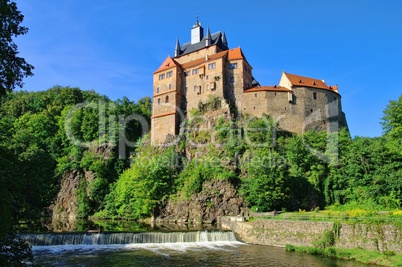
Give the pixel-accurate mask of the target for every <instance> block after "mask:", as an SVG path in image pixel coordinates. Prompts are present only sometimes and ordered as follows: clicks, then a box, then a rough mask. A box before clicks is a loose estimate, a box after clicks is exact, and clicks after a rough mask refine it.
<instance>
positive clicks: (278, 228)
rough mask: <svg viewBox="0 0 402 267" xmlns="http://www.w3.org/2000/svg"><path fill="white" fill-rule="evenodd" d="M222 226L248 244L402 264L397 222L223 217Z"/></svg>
mask: <svg viewBox="0 0 402 267" xmlns="http://www.w3.org/2000/svg"><path fill="white" fill-rule="evenodd" d="M220 223H221V227H222V229H225V230H232V231H233V232H234V233H235V235H236V237H237V238H238V240H240V241H243V242H245V243H249V244H257V245H269V246H278V247H287V248H288V250H289V251H300V252H308V253H310V254H320V255H326V256H330V257H337V258H342V259H354V260H357V261H361V262H364V263H370V264H377V265H385V266H402V240H401V232H402V230H401V228H400V227H398V226H396V225H386V224H375V223H373V224H362V223H354V224H349V223H336V222H314V221H289V220H269V219H254V220H252V221H249V222H247V221H244V220H243V218H241V217H223V218H221V220H220Z"/></svg>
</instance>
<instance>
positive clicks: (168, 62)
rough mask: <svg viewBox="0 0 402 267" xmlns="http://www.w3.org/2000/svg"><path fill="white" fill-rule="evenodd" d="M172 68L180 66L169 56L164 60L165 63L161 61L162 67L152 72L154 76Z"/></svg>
mask: <svg viewBox="0 0 402 267" xmlns="http://www.w3.org/2000/svg"><path fill="white" fill-rule="evenodd" d="M174 67H180V64H179V63H177V62H176V61H175V60H174V59H173V58H171V57H170V56H169V57H167V58H166V59H165V61H163V63H162V65H161V66H160V67H159V68H158V69H157V70H156V71H155V72H154V74H155V73H158V72H161V71H165V70H168V69H171V68H174Z"/></svg>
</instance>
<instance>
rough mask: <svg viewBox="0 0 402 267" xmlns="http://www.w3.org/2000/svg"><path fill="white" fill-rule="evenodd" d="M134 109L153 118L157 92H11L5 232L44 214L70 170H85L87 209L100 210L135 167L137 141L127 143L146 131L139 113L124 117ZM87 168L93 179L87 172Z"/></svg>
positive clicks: (3, 161) (5, 122)
mask: <svg viewBox="0 0 402 267" xmlns="http://www.w3.org/2000/svg"><path fill="white" fill-rule="evenodd" d="M132 114H137V116H142V117H143V118H144V120H145V121H147V123H149V117H150V99H149V98H144V99H141V100H140V101H139V102H138V103H134V102H132V101H129V100H128V99H127V98H124V99H123V100H118V101H111V100H109V99H108V98H107V97H105V96H101V95H99V94H97V93H95V92H93V91H81V90H80V89H78V88H69V87H59V86H56V87H54V88H51V89H49V90H47V91H41V92H25V91H20V92H16V93H10V94H8V95H7V96H6V98H5V99H4V101H3V103H2V105H1V106H0V151H1V153H0V174H1V175H0V191H1V194H0V207H1V209H0V214H1V218H2V220H1V221H0V223H1V224H2V225H1V227H0V231H1V235H3V236H4V234H5V233H6V232H9V231H10V230H11V229H10V226H11V225H13V223H16V222H21V221H22V220H23V221H25V222H26V223H29V222H30V221H33V220H36V219H38V217H40V216H44V215H45V212H44V210H45V208H46V207H49V206H50V205H51V204H52V201H53V200H54V198H55V196H56V194H57V192H58V190H59V186H60V180H61V178H62V177H63V175H65V174H66V173H69V172H71V171H76V172H79V173H81V178H82V181H81V184H82V186H81V187H80V190H81V192H84V194H81V195H80V196H81V197H80V198H79V203H78V205H79V212H80V215H81V216H88V215H89V214H93V213H94V212H95V211H98V210H100V209H101V208H102V207H103V205H104V204H103V203H104V202H103V199H104V196H105V195H107V194H108V193H109V185H110V184H111V183H113V182H114V181H116V180H117V178H118V177H119V175H120V173H121V172H123V170H124V169H126V168H127V167H128V166H129V159H128V157H127V155H128V154H130V153H132V152H130V151H132V150H133V148H132V147H131V148H130V147H128V146H127V145H126V144H129V143H133V142H135V140H137V139H138V138H139V136H140V135H141V128H142V125H141V124H140V123H139V122H138V120H137V121H136V120H130V121H129V120H125V119H126V118H127V117H128V116H129V115H132ZM119 118H120V119H119ZM117 140H123V141H124V142H122V143H119V142H117ZM130 149H131V150H130ZM88 172H90V173H92V176H93V179H92V180H91V181H86V180H85V179H83V177H84V175H83V174H84V173H88Z"/></svg>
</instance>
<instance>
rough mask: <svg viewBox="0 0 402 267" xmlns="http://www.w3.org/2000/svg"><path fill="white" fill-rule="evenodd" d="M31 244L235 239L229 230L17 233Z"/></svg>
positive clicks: (101, 243)
mask: <svg viewBox="0 0 402 267" xmlns="http://www.w3.org/2000/svg"><path fill="white" fill-rule="evenodd" d="M19 236H20V237H21V238H22V239H23V240H25V241H27V242H28V243H29V244H31V245H32V246H56V245H117V244H120V245H122V244H146V243H150V244H151V243H178V242H184V243H188V242H220V241H236V237H235V235H234V233H233V232H231V231H194V232H168V233H166V232H146V233H48V234H19Z"/></svg>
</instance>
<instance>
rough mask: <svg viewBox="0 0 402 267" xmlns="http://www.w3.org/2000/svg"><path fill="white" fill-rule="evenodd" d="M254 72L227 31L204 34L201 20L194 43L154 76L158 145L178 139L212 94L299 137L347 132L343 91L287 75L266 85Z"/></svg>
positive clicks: (178, 47) (194, 30) (154, 134)
mask: <svg viewBox="0 0 402 267" xmlns="http://www.w3.org/2000/svg"><path fill="white" fill-rule="evenodd" d="M252 70H253V68H252V67H251V65H250V63H249V62H248V61H247V59H246V57H245V56H244V54H243V52H242V50H241V49H240V47H239V48H233V49H229V46H228V42H227V38H226V35H225V33H224V32H216V33H214V34H211V33H210V30H209V28H208V29H207V31H206V34H204V29H203V27H202V25H201V23H200V22H199V21H198V18H197V21H196V23H195V25H193V27H192V29H191V41H190V42H189V43H185V44H183V45H180V42H179V40H177V42H176V47H175V50H174V57H173V58H172V57H171V56H168V57H167V58H166V59H165V61H164V62H163V63H162V65H161V66H160V67H159V68H158V69H157V70H156V71H155V72H154V74H153V78H154V83H153V104H152V117H151V141H152V143H154V144H160V143H162V142H164V141H165V139H166V137H167V136H168V135H173V136H175V135H177V134H178V133H179V129H180V124H181V123H182V122H183V121H184V119H185V118H187V116H189V115H188V113H187V112H189V111H191V110H192V109H199V108H200V106H202V104H205V103H206V102H207V101H208V98H209V97H210V95H215V96H216V97H217V98H218V99H221V100H222V101H224V102H225V103H232V104H234V106H235V107H236V108H237V112H238V114H248V115H250V116H257V117H260V116H262V115H263V114H267V115H269V116H270V117H272V118H274V119H275V120H276V121H277V122H278V124H279V128H281V129H283V130H287V131H290V132H294V133H303V132H304V131H307V130H311V129H313V130H317V131H322V130H326V131H328V132H334V131H337V130H338V129H339V128H340V127H347V123H346V118H345V114H344V113H343V112H342V106H341V96H340V94H339V92H338V86H329V85H327V84H326V83H325V81H324V80H319V79H314V78H309V77H303V76H299V75H294V74H290V73H286V72H282V77H281V79H280V81H279V84H278V85H273V86H261V85H260V84H259V83H258V82H257V81H256V79H254V77H253V73H252Z"/></svg>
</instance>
